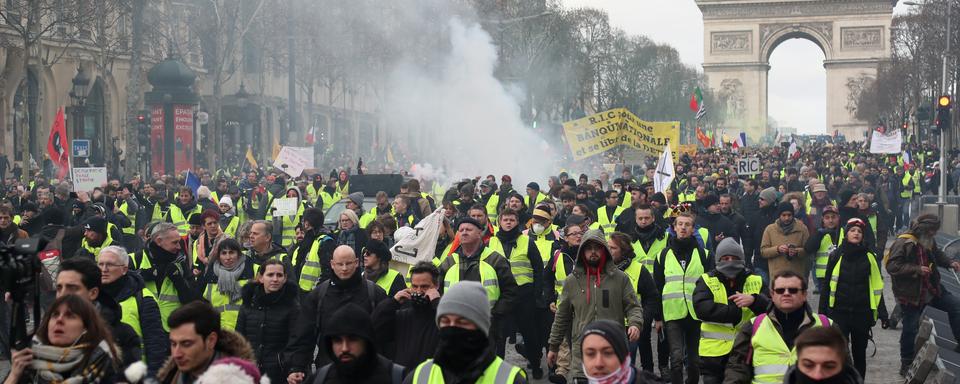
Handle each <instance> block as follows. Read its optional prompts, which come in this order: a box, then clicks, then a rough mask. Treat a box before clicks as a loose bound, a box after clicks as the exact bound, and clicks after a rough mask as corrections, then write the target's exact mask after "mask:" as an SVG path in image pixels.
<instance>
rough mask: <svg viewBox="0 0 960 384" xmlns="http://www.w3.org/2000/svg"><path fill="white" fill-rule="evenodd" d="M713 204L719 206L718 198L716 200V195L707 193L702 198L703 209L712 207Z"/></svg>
mask: <svg viewBox="0 0 960 384" xmlns="http://www.w3.org/2000/svg"><path fill="white" fill-rule="evenodd" d="M714 204H720V198H718V197H717V195H714V194H712V193H708V194H707V195H706V196H704V197H703V207H704V208H709V207H710V206H711V205H714Z"/></svg>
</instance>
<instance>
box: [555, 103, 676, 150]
mask: <svg viewBox="0 0 960 384" xmlns="http://www.w3.org/2000/svg"><path fill="white" fill-rule="evenodd" d="M563 131H564V135H565V137H566V139H567V143H568V144H569V145H570V151H571V152H572V153H573V158H574V160H582V159H585V158H588V157H590V156H593V155H596V154H600V153H603V152H606V151H609V150H611V149H614V148H617V147H619V146H621V145H626V146H627V148H632V149H636V150H637V151H639V152H640V153H642V154H644V155H648V156H659V155H660V153H661V152H662V150H663V147H664V146H665V145H667V144H669V143H678V142H679V141H680V123H679V122H676V121H666V122H651V121H645V120H641V119H640V118H638V117H637V116H636V115H634V114H633V113H631V112H630V111H629V110H627V109H626V108H614V109H611V110H609V111H604V112H600V113H597V114H594V115H590V116H587V117H584V118H581V119H577V120H573V121H568V122H566V123H564V124H563Z"/></svg>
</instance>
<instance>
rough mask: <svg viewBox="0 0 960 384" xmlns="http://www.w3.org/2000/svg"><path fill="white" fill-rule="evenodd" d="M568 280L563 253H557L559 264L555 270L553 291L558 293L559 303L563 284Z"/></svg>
mask: <svg viewBox="0 0 960 384" xmlns="http://www.w3.org/2000/svg"><path fill="white" fill-rule="evenodd" d="M566 280H567V267H566V266H564V264H563V252H559V251H558V252H557V263H556V267H554V270H553V290H554V291H555V292H556V293H557V303H558V304H559V303H560V294H562V293H563V282H564V281H566Z"/></svg>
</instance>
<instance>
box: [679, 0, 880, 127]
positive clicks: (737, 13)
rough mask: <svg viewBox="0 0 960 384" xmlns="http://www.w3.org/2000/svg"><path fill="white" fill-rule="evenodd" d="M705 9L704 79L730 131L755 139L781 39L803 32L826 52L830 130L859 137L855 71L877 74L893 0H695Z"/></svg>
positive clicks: (762, 121) (763, 120) (764, 124)
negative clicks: (721, 105) (853, 96)
mask: <svg viewBox="0 0 960 384" xmlns="http://www.w3.org/2000/svg"><path fill="white" fill-rule="evenodd" d="M696 3H697V6H699V7H700V11H701V12H702V13H703V26H704V28H703V29H704V31H703V33H704V63H703V70H704V74H705V75H706V77H707V81H708V85H709V86H710V88H711V89H712V90H713V92H714V94H715V95H717V96H718V98H719V100H720V102H722V103H724V106H725V107H726V116H715V115H714V116H713V118H714V119H716V118H724V119H725V121H726V129H727V132H731V131H733V132H739V131H744V132H746V133H747V135H748V136H750V138H751V139H752V140H758V139H763V138H765V137H767V136H768V135H774V134H775V133H774V132H767V128H766V127H767V73H768V71H769V69H770V64H769V60H770V55H771V53H773V51H774V50H775V49H776V48H777V46H778V45H780V43H782V42H784V41H786V40H789V39H793V38H801V39H807V40H810V41H812V42H813V43H814V44H816V45H817V46H819V47H820V48H821V49H822V50H823V53H824V57H825V60H824V62H823V66H824V68H825V69H826V73H827V84H826V85H827V86H826V88H827V94H826V100H827V103H826V104H827V121H826V123H827V125H826V126H827V132H826V133H827V134H832V133H833V132H834V131H835V130H839V132H840V133H841V134H843V135H845V136H846V137H847V140H863V137H864V134H865V132H866V131H867V129H868V127H869V125H871V124H872V122H867V121H861V120H858V119H856V118H855V117H854V116H853V111H854V109H853V108H854V107H855V103H854V102H853V101H852V100H851V96H850V95H851V92H852V90H853V89H856V88H857V87H856V83H857V82H856V81H855V80H856V79H859V78H860V77H861V76H863V75H867V76H871V77H875V76H876V73H877V66H878V64H879V63H880V62H881V61H883V60H886V59H887V58H889V57H890V23H891V21H892V19H893V7H894V5H896V0H696Z"/></svg>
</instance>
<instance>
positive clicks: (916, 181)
mask: <svg viewBox="0 0 960 384" xmlns="http://www.w3.org/2000/svg"><path fill="white" fill-rule="evenodd" d="M913 193H914V194H917V195H919V194H920V170H919V169H915V170H913Z"/></svg>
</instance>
